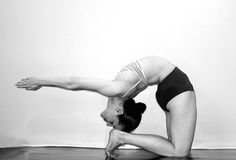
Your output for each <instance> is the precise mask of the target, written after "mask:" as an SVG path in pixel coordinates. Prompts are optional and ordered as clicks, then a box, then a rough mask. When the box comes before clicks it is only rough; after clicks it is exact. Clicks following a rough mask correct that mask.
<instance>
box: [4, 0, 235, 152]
mask: <svg viewBox="0 0 236 160" xmlns="http://www.w3.org/2000/svg"><path fill="white" fill-rule="evenodd" d="M235 6H236V1H233V0H199V1H189V0H185V1H183V0H180V1H175V0H166V1H157V0H155V1H154V0H153V1H140V0H134V1H129V0H128V1H127V0H123V1H122V0H120V1H111V0H99V1H96V0H77V1H75V0H70V1H67V0H1V1H0V23H1V25H0V76H1V80H0V82H1V83H0V95H1V97H0V147H11V146H38V145H58V146H60V145H63V146H82V147H105V145H106V143H107V138H108V133H109V130H110V128H107V127H106V126H105V123H104V122H103V120H102V119H101V118H100V116H99V114H100V112H101V111H102V110H103V109H105V107H106V101H107V99H106V98H105V97H103V96H101V95H99V94H96V93H92V92H86V91H78V92H74V91H66V90H62V89H57V88H42V89H40V90H39V91H36V92H34V91H25V90H22V89H17V88H16V87H15V86H14V84H15V83H17V81H19V80H20V79H22V78H26V77H30V76H40V77H47V76H71V75H73V76H84V77H97V78H104V79H113V78H114V76H115V75H116V74H117V72H118V71H119V70H120V69H121V67H122V66H124V65H126V64H128V63H130V62H131V61H133V60H136V59H139V58H141V57H144V56H149V55H157V56H162V57H165V58H167V59H169V60H170V61H171V62H172V63H174V64H176V65H177V66H178V67H179V68H181V69H182V70H183V71H184V72H186V73H187V74H188V76H189V78H190V79H191V81H192V83H193V85H194V87H195V91H196V94H197V104H198V122H197V129H196V134H195V140H194V144H193V148H236V136H235V135H236V127H235V124H234V122H235V120H236V118H235V113H236V102H235V90H236V83H235V82H236V72H235V69H236V63H235V62H236V45H235V44H236V10H235ZM155 91H156V87H150V88H148V89H147V90H145V91H144V92H143V93H141V94H140V95H138V96H137V97H136V101H143V102H145V103H146V104H147V106H148V108H147V111H146V112H145V114H144V115H143V121H142V122H141V125H140V126H139V128H137V130H136V131H135V132H136V133H150V134H159V135H162V136H165V137H166V130H165V116H164V112H163V111H162V110H161V109H160V107H159V106H158V104H157V103H156V100H155Z"/></svg>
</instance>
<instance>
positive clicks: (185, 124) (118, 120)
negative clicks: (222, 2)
mask: <svg viewBox="0 0 236 160" xmlns="http://www.w3.org/2000/svg"><path fill="white" fill-rule="evenodd" d="M153 85H157V86H158V88H157V91H156V100H157V102H158V104H159V105H160V107H161V108H162V109H163V111H164V112H165V115H166V129H167V137H168V138H165V137H162V136H159V135H150V134H134V133H131V131H133V130H134V129H135V128H137V126H138V125H139V123H140V121H141V117H142V113H143V112H144V111H145V109H146V105H145V104H143V103H140V102H139V103H136V102H135V101H134V100H133V98H134V97H135V96H136V95H138V94H139V93H140V92H141V91H143V90H144V89H146V88H147V87H148V86H153ZM16 86H17V87H18V88H25V89H26V90H38V89H40V88H41V87H44V86H47V87H59V88H63V89H67V90H73V91H80V90H87V91H93V92H97V93H99V94H101V95H104V96H106V97H108V103H107V108H106V109H105V110H104V111H103V112H102V113H101V117H102V118H103V119H104V121H105V122H106V123H107V126H111V127H113V128H114V129H112V130H111V131H110V134H109V141H108V144H107V147H106V151H105V152H106V155H107V156H108V157H112V156H113V152H114V151H115V150H116V149H117V148H118V147H120V146H121V145H124V144H130V145H134V146H137V147H140V148H142V149H145V150H147V151H150V152H153V153H156V154H158V155H162V156H168V157H185V156H187V155H188V154H189V153H190V150H191V146H192V142H193V137H194V132H195V126H196V119H197V109H196V98H195V92H194V89H193V86H192V84H191V83H190V81H189V79H188V77H187V76H186V74H185V73H183V72H182V71H181V70H180V69H179V68H178V67H176V66H175V65H173V64H172V63H170V62H169V61H168V60H166V59H164V58H161V57H156V56H149V57H145V58H142V59H140V60H137V61H134V62H132V63H130V64H129V65H127V66H125V67H124V68H122V69H121V71H120V72H119V73H118V74H117V76H116V77H115V79H114V80H112V81H108V80H102V79H93V78H84V77H49V78H39V77H30V78H26V79H22V80H21V81H19V82H18V83H17V84H16Z"/></svg>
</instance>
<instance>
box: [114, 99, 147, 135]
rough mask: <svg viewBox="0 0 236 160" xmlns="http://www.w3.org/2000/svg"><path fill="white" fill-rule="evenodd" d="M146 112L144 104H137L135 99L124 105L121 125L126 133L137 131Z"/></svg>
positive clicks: (120, 118) (120, 120) (120, 119)
mask: <svg viewBox="0 0 236 160" xmlns="http://www.w3.org/2000/svg"><path fill="white" fill-rule="evenodd" d="M145 110H146V105H145V104H144V103H141V102H139V103H135V101H134V100H133V99H129V100H127V101H125V102H124V104H123V114H121V115H119V116H118V117H119V125H121V126H122V130H123V131H125V132H131V131H133V130H134V129H136V128H137V127H138V125H139V123H140V121H141V119H142V114H143V112H144V111H145Z"/></svg>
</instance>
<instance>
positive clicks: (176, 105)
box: [106, 91, 197, 157]
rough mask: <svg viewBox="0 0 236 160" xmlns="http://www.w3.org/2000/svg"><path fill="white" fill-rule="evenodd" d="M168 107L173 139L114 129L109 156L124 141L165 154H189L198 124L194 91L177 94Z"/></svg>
mask: <svg viewBox="0 0 236 160" xmlns="http://www.w3.org/2000/svg"><path fill="white" fill-rule="evenodd" d="M167 108H168V109H169V111H170V120H171V122H170V134H171V135H170V136H171V140H168V139H166V138H164V137H161V136H158V135H147V134H132V133H125V132H122V131H119V130H112V131H111V132H110V139H109V142H108V145H107V148H106V153H107V154H108V156H109V154H111V153H112V152H113V151H114V150H115V149H116V148H118V147H119V146H120V145H121V144H122V143H125V144H130V145H134V146H138V147H141V148H143V149H145V150H147V151H150V152H153V153H156V154H159V155H163V156H170V157H184V156H187V155H188V154H189V152H190V149H191V145H192V141H193V137H194V131H195V125H196V114H197V112H196V101H195V94H194V92H191V91H188V92H184V93H182V94H180V95H178V96H176V97H175V98H173V99H172V100H171V101H170V102H169V103H168V105H167Z"/></svg>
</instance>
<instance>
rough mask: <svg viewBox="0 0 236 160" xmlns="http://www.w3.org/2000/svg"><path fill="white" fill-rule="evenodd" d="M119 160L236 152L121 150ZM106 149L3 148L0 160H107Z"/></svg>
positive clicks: (211, 157) (227, 157)
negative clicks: (162, 153) (177, 153)
mask: <svg viewBox="0 0 236 160" xmlns="http://www.w3.org/2000/svg"><path fill="white" fill-rule="evenodd" d="M118 154H119V156H118V158H116V159H117V160H236V150H192V151H191V155H190V156H189V157H188V158H167V157H160V156H157V155H154V154H152V153H149V152H146V151H144V150H119V151H118ZM105 159H106V156H105V153H104V149H91V148H73V147H21V148H1V149H0V160H105Z"/></svg>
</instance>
